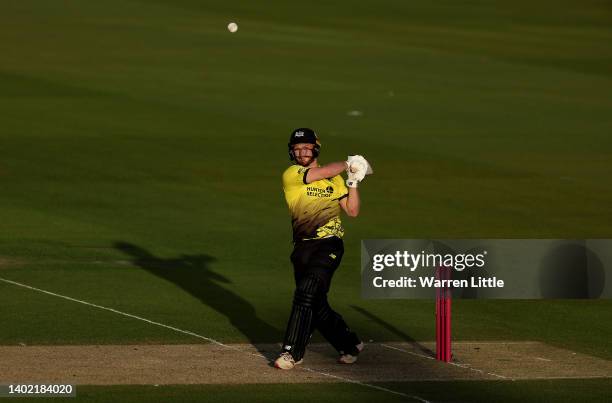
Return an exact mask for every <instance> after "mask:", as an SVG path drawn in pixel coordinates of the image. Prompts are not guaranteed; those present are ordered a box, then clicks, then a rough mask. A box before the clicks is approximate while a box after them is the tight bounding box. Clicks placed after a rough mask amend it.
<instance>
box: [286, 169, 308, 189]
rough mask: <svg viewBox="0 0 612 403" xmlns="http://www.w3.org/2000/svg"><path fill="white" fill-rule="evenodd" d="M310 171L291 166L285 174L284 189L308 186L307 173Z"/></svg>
mask: <svg viewBox="0 0 612 403" xmlns="http://www.w3.org/2000/svg"><path fill="white" fill-rule="evenodd" d="M309 169H310V168H306V167H302V166H300V165H291V166H290V167H289V168H287V169H286V170H285V172H283V188H285V189H289V188H292V187H295V186H303V185H306V173H307V172H308V170H309Z"/></svg>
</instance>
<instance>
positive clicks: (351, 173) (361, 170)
mask: <svg viewBox="0 0 612 403" xmlns="http://www.w3.org/2000/svg"><path fill="white" fill-rule="evenodd" d="M346 166H347V168H346V173H347V174H348V179H347V181H346V184H347V186H348V187H357V185H358V184H359V182H361V181H362V180H363V178H365V176H366V175H371V174H372V173H374V171H373V170H372V167H371V166H370V164H369V163H368V161H367V160H366V159H365V158H363V156H361V155H350V156H349V157H348V159H347V161H346Z"/></svg>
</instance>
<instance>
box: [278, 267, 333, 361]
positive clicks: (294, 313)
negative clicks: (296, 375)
mask: <svg viewBox="0 0 612 403" xmlns="http://www.w3.org/2000/svg"><path fill="white" fill-rule="evenodd" d="M324 289H325V286H324V282H323V280H322V279H321V278H320V277H319V276H317V275H315V274H308V275H306V276H304V277H302V278H301V279H300V280H299V281H298V284H297V287H296V290H295V294H294V297H293V306H292V308H291V316H290V317H289V322H288V324H287V330H286V332H285V338H284V341H283V348H282V349H283V351H284V352H289V353H290V354H291V355H292V356H293V359H294V360H295V361H296V362H297V361H299V360H301V359H302V357H303V356H304V352H305V350H306V345H307V344H308V340H309V339H310V335H311V334H312V329H313V326H314V325H313V323H314V322H313V321H314V317H315V309H316V308H317V307H318V306H319V305H320V300H321V298H322V297H324Z"/></svg>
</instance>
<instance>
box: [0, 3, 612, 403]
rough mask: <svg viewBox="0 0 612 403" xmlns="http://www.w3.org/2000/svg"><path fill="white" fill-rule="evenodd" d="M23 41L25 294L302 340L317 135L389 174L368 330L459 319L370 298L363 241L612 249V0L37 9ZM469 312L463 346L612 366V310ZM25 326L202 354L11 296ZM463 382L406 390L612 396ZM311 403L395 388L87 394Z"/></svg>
mask: <svg viewBox="0 0 612 403" xmlns="http://www.w3.org/2000/svg"><path fill="white" fill-rule="evenodd" d="M230 21H236V22H237V23H238V25H239V30H238V32H237V33H235V34H230V33H229V32H228V31H227V29H226V28H225V27H226V25H227V23H228V22H230ZM0 27H1V28H0V33H1V39H0V54H1V55H2V61H1V62H0V109H1V110H2V113H1V116H2V118H1V120H2V123H1V125H0V156H1V158H0V186H1V187H0V194H1V197H0V277H1V278H4V279H9V280H13V281H17V282H20V283H24V284H27V285H30V286H33V287H38V288H41V289H45V290H49V291H52V292H55V293H58V294H62V295H67V296H70V297H73V298H77V299H82V300H85V301H88V302H91V303H95V304H99V305H103V306H107V307H112V308H114V309H117V310H120V311H124V312H128V313H131V314H134V315H139V316H142V317H145V318H148V319H151V320H154V321H158V322H161V323H165V324H168V325H171V326H175V327H178V328H181V329H187V330H190V331H193V332H196V333H199V334H203V335H206V336H208V337H211V338H215V339H217V340H220V341H222V342H226V343H233V342H276V341H280V339H281V338H282V333H283V331H284V326H285V321H286V319H287V316H288V314H289V307H290V306H289V304H290V300H291V295H292V291H293V290H292V271H291V267H290V264H289V260H288V255H289V253H290V250H291V243H290V238H291V227H290V221H289V215H288V212H287V209H286V206H285V204H284V199H283V195H282V189H281V184H280V174H281V172H282V171H283V169H284V168H285V167H286V166H287V164H288V161H287V156H286V142H287V138H288V136H289V134H290V132H291V130H292V129H293V128H295V127H299V126H309V127H313V128H315V129H316V130H317V131H318V133H319V134H320V136H321V138H322V142H323V148H322V156H321V161H322V162H323V163H325V162H330V161H336V160H342V159H344V158H345V157H346V155H347V154H349V153H362V154H364V155H365V156H366V157H367V158H368V159H369V160H370V161H371V162H372V164H373V166H374V169H375V171H376V174H375V175H374V176H372V177H371V178H368V180H367V181H365V182H364V184H363V186H362V187H361V195H362V201H363V207H362V213H361V216H360V217H359V218H357V219H345V221H344V222H345V227H346V233H347V235H346V238H345V241H346V254H345V257H344V261H343V264H342V266H341V269H340V270H339V271H338V272H337V274H336V277H335V279H334V284H333V287H332V292H331V295H330V301H331V303H332V305H333V306H334V307H336V308H337V310H338V311H340V312H341V313H342V314H343V316H344V317H345V318H346V319H347V321H348V323H349V324H351V325H352V326H353V327H354V328H355V329H356V330H357V331H358V332H359V333H360V334H361V335H363V336H364V337H366V338H369V339H373V340H376V341H393V340H432V339H433V337H434V318H433V309H434V306H433V302H432V301H408V300H406V301H402V300H393V301H374V300H362V299H361V297H360V278H359V251H360V249H359V242H360V240H361V239H367V238H454V237H457V238H461V237H464V238H469V237H475V238H494V237H500V238H597V237H601V238H612V227H611V223H612V209H611V208H610V206H612V188H611V187H610V186H609V182H610V179H609V178H610V177H611V175H612V137H611V136H610V133H612V113H610V111H611V110H612V47H611V46H610V43H612V4H611V3H610V2H609V1H595V0H589V1H580V2H579V1H576V0H574V1H561V2H559V1H555V2H553V1H548V0H546V1H537V2H535V3H534V2H531V1H523V0H521V1H451V0H447V1H438V2H435V4H432V2H427V1H416V2H405V1H400V0H383V1H379V2H375V3H374V2H365V1H361V2H357V3H355V2H350V1H346V0H339V1H334V2H325V1H318V0H317V1H311V2H307V3H294V2H291V3H289V2H282V1H276V0H274V1H267V2H265V4H260V3H257V2H253V1H235V2H231V3H228V2H224V1H204V2H202V1H196V0H173V1H170V0H140V1H136V0H132V1H115V0H109V1H105V2H94V1H81V2H68V1H53V2H52V1H44V0H23V1H19V2H16V1H15V2H9V3H8V4H3V5H2V12H0ZM351 111H360V112H361V113H362V114H361V115H360V116H353V114H351V113H350V112H351ZM169 269H172V270H169ZM454 306H455V308H454V315H455V316H454V318H455V319H454V320H455V321H454V325H453V326H454V329H453V331H454V334H453V336H454V338H455V339H456V340H538V341H544V342H546V343H549V344H552V345H555V346H559V347H563V348H567V349H571V350H574V351H579V352H583V353H587V354H590V355H594V356H597V357H601V358H605V359H612V341H611V338H610V335H611V334H612V303H610V301H607V300H602V301H457V302H456V303H455V305H454ZM364 312H367V313H369V315H364ZM0 317H1V318H2V319H1V320H2V322H3V325H2V326H1V328H0V329H1V330H0V344H4V345H15V344H19V343H25V344H28V345H29V344H116V343H197V342H200V341H199V340H198V339H194V338H192V337H190V336H187V335H182V334H180V333H176V332H172V331H170V330H167V329H163V328H159V327H155V326H151V325H149V324H146V323H143V322H138V321H135V320H132V319H129V318H125V317H121V316H118V315H115V314H113V313H110V312H105V311H98V310H95V309H93V308H91V307H87V306H83V305H79V304H76V303H73V302H70V301H66V300H62V299H58V298H54V297H51V296H49V295H45V294H41V293H37V292H35V291H32V290H28V289H24V288H20V287H17V286H14V285H11V284H8V283H5V282H0ZM373 318H378V319H377V320H375V319H373ZM585 385H586V386H585ZM447 387H448V388H449V390H450V389H453V390H456V391H458V392H457V394H454V395H453V394H452V393H450V392H449V394H444V393H442V392H440V390H442V389H444V388H442V387H440V388H439V389H440V390H438V387H436V386H432V385H430V384H427V383H422V384H419V383H416V384H405V385H403V386H402V385H398V386H396V388H405V389H406V390H410V391H415V392H414V393H417V392H420V393H422V394H423V396H427V397H429V398H431V399H434V400H447V401H450V400H453V399H455V400H477V399H483V400H501V398H499V396H502V395H503V396H510V400H512V399H513V398H515V399H527V400H557V401H558V399H568V400H571V399H574V400H579V399H580V397H581V396H587V397H591V400H600V399H601V400H604V399H603V398H602V397H603V396H605V394H604V391H607V392H608V396H609V392H610V389H611V388H612V383H611V382H610V380H609V378H608V379H606V380H591V381H588V382H587V381H586V380H583V381H576V380H572V381H566V380H556V381H554V382H553V381H541V384H537V383H524V384H522V383H516V384H514V383H512V384H506V383H501V384H500V383H494V384H493V383H487V382H473V383H457V384H448V385H447ZM215 388H216V389H215ZM252 388H255V389H257V388H260V390H261V391H265V392H261V393H262V394H256V393H255V392H253V391H251V389H252ZM290 388H296V390H298V389H300V390H301V389H304V390H309V391H310V392H309V393H314V394H317V393H318V394H320V395H321V396H324V397H325V398H327V399H329V400H332V398H333V399H334V400H336V399H335V398H334V397H335V396H341V395H343V394H345V393H348V392H346V391H347V390H349V389H350V390H351V392H350V396H352V398H351V401H356V400H360V399H363V400H365V399H376V397H373V396H374V395H376V394H377V393H380V392H376V391H368V390H365V391H364V390H361V389H354V387H353V386H352V385H319V388H317V386H316V385H315V386H313V385H301V386H300V385H294V386H291V385H289V386H287V385H276V386H274V385H273V386H265V385H261V386H257V387H255V386H248V387H247V386H243V387H240V388H238V387H236V388H233V387H223V388H222V387H212V386H202V387H178V386H177V387H176V388H175V389H172V388H170V389H167V390H165V392H164V391H162V392H155V393H153V392H146V393H144V392H143V395H141V394H140V392H139V391H138V390H137V388H136V387H135V388H128V387H126V388H122V387H108V388H103V387H90V388H89V389H86V391H87V393H83V394H82V395H80V396H81V397H83V398H85V397H89V398H90V399H91V400H93V401H98V400H99V401H102V400H103V399H105V398H104V396H119V398H117V399H115V400H125V401H139V400H146V396H149V395H148V393H152V394H151V395H150V398H151V399H164V397H163V396H165V395H163V393H167V394H168V396H174V397H173V400H180V401H182V400H189V398H190V396H191V398H194V399H195V397H194V396H196V397H197V399H198V400H201V399H205V398H206V397H208V398H210V400H211V401H213V400H214V399H215V397H214V396H216V394H215V393H217V392H214V391H215V390H216V391H218V393H219V396H223V393H225V394H228V396H229V397H228V399H230V400H239V399H241V398H242V396H246V395H251V394H253V395H254V396H259V397H257V398H258V399H259V398H260V399H261V400H262V401H264V400H273V399H277V398H278V399H280V398H281V397H282V396H284V395H285V394H286V393H287V390H288V389H290ZM158 390H164V388H160V389H158ZM211 391H213V392H214V393H213V392H211ZM156 393H162V395H159V394H156ZM478 393H480V395H478ZM175 394H176V395H175ZM585 394H586V395H585ZM476 396H478V397H476ZM487 396H493V399H487V398H486V397H487ZM383 397H389V398H392V396H384V395H383ZM96 399H97V400H96Z"/></svg>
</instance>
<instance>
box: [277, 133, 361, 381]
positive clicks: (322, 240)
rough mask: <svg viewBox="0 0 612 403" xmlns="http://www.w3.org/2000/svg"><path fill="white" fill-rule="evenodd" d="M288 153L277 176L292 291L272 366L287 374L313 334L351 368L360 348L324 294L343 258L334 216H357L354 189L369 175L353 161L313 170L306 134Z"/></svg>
mask: <svg viewBox="0 0 612 403" xmlns="http://www.w3.org/2000/svg"><path fill="white" fill-rule="evenodd" d="M288 148H289V159H290V160H291V161H292V162H293V165H291V166H290V167H289V168H287V169H286V170H285V172H284V173H283V190H284V192H285V199H286V201H287V205H288V206H289V211H290V212H291V222H292V225H293V243H294V249H293V253H292V254H291V263H293V273H294V278H295V286H296V288H295V293H294V296H293V306H292V308H291V315H290V317H289V322H288V324H287V330H286V332H285V338H284V340H283V346H282V351H281V353H280V356H279V357H278V359H276V361H275V362H274V366H275V367H276V368H280V369H292V368H293V367H294V366H295V365H296V364H300V363H301V362H302V358H303V356H304V352H305V350H306V345H307V344H308V341H309V340H310V337H311V335H312V333H313V332H314V330H315V329H318V330H319V332H321V334H322V335H323V337H325V339H326V340H327V341H329V343H330V344H331V345H332V346H333V347H334V348H335V349H336V350H337V351H338V353H339V355H340V356H339V359H338V361H339V362H340V363H343V364H352V363H354V362H355V361H357V356H358V355H359V352H360V351H361V350H362V349H363V343H362V342H361V340H360V339H359V338H358V337H357V335H356V334H355V333H354V332H352V331H351V330H350V329H349V327H348V325H347V324H346V322H345V321H344V319H342V316H340V315H339V314H338V313H337V312H335V311H334V310H333V309H332V308H331V307H330V306H329V303H328V302H327V293H328V291H329V288H330V284H331V280H332V276H333V275H334V271H335V270H336V269H337V268H338V266H339V265H340V261H341V260H342V255H343V253H344V244H343V242H342V237H343V235H344V229H343V228H342V222H341V221H340V213H341V211H344V212H345V213H346V214H347V215H348V216H349V217H357V215H359V207H360V201H359V191H358V190H357V185H358V184H359V182H360V181H361V180H363V178H364V177H365V175H366V174H371V173H372V169H371V167H370V165H369V164H368V162H367V161H366V160H365V158H363V157H362V156H359V155H354V156H350V157H349V158H348V160H347V161H346V162H345V161H342V162H332V163H329V164H327V165H323V166H319V163H318V161H317V158H318V156H319V152H320V150H321V143H320V141H319V138H318V137H317V135H316V133H315V132H314V131H313V130H312V129H308V128H300V129H296V130H294V131H293V133H291V137H290V138H289V144H288ZM343 171H346V172H347V174H348V179H347V180H346V185H345V181H344V179H343V178H342V176H341V175H340V174H341V173H342V172H343Z"/></svg>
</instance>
